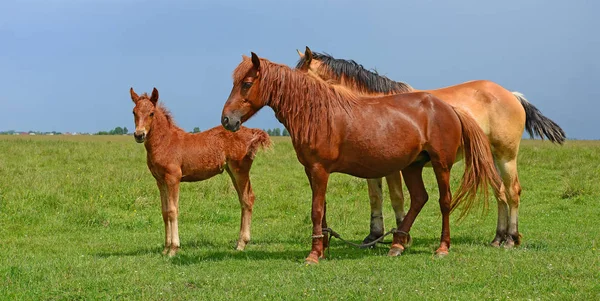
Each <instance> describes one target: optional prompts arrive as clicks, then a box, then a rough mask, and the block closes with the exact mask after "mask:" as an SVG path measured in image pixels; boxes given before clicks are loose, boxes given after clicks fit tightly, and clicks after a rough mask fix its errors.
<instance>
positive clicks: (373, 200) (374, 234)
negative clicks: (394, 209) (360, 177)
mask: <svg viewBox="0 0 600 301" xmlns="http://www.w3.org/2000/svg"><path fill="white" fill-rule="evenodd" d="M367 187H368V189H369V201H370V205H371V224H370V225H371V226H370V231H369V235H368V236H367V237H365V239H363V243H365V244H366V243H370V242H372V241H374V240H375V239H377V238H379V237H381V236H382V235H383V229H384V226H383V212H382V209H381V207H382V203H383V201H382V199H383V196H382V195H383V193H382V191H381V178H377V179H367Z"/></svg>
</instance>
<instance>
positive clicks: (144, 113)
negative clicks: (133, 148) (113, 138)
mask: <svg viewBox="0 0 600 301" xmlns="http://www.w3.org/2000/svg"><path fill="white" fill-rule="evenodd" d="M129 93H130V94H131V100H133V103H134V104H135V107H134V108H133V120H134V122H135V132H134V133H133V137H134V138H135V141H137V142H138V143H142V142H144V140H145V139H146V135H147V134H148V132H149V131H150V126H151V125H152V120H153V119H154V113H155V111H156V110H157V109H158V108H157V107H156V103H157V102H158V90H156V88H154V90H152V95H151V96H150V97H148V95H147V94H145V93H144V94H143V95H142V96H138V95H137V94H136V93H135V92H134V91H133V88H131V89H129Z"/></svg>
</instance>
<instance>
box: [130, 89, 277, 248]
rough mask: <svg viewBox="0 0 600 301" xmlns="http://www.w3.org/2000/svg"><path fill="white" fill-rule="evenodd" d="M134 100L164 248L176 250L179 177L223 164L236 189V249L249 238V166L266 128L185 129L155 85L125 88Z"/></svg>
mask: <svg viewBox="0 0 600 301" xmlns="http://www.w3.org/2000/svg"><path fill="white" fill-rule="evenodd" d="M129 92H130V93H131V100H133V103H135V108H133V116H134V121H135V133H134V137H135V141H137V142H138V143H142V142H143V143H144V146H145V147H146V152H147V156H146V158H147V163H148V168H149V169H150V172H152V175H153V176H154V178H155V179H156V184H157V185H158V190H159V191H160V200H161V204H162V216H163V221H164V223H165V248H164V250H163V252H162V253H163V254H167V253H168V254H169V256H173V255H175V254H176V253H177V251H178V250H179V247H180V244H179V230H178V222H177V216H178V214H179V183H180V182H196V181H202V180H206V179H208V178H211V177H213V176H215V175H217V174H220V173H222V172H223V170H226V171H227V173H228V174H229V176H230V177H231V181H232V182H233V186H234V187H235V190H236V191H237V193H238V197H239V201H240V205H241V207H242V220H241V225H240V236H239V239H238V241H237V249H238V250H243V249H244V247H245V246H246V244H247V243H248V241H250V222H251V219H252V206H253V204H254V193H253V192H252V186H251V185H250V175H249V172H250V167H251V166H252V162H253V160H254V155H255V154H256V151H257V150H258V149H259V148H265V147H269V146H270V144H271V140H270V138H269V136H268V135H267V133H265V132H264V131H261V130H258V129H249V128H242V129H240V131H238V132H236V133H232V132H230V131H226V130H225V129H223V127H221V126H218V127H215V128H212V129H210V130H207V131H204V132H201V133H197V134H190V133H187V132H185V131H184V130H182V129H181V128H179V127H178V126H176V125H175V123H174V121H173V118H172V117H171V115H170V113H169V112H168V111H167V109H166V108H165V107H164V106H162V104H161V105H157V102H158V90H156V88H154V90H152V95H151V96H150V97H148V95H147V94H146V93H144V94H142V96H138V95H137V94H136V93H135V92H134V91H133V88H131V89H130V90H129Z"/></svg>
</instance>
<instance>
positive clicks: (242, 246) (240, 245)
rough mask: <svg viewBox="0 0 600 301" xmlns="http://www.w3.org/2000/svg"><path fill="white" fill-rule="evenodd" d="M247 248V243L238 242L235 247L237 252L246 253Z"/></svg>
mask: <svg viewBox="0 0 600 301" xmlns="http://www.w3.org/2000/svg"><path fill="white" fill-rule="evenodd" d="M245 248H246V243H245V242H243V241H238V243H237V245H236V246H235V249H236V250H237V251H244V249H245Z"/></svg>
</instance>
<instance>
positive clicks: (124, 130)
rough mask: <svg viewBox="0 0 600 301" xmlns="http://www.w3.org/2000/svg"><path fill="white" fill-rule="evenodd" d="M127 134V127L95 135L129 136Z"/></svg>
mask: <svg viewBox="0 0 600 301" xmlns="http://www.w3.org/2000/svg"><path fill="white" fill-rule="evenodd" d="M127 133H129V130H128V129H127V127H120V126H118V127H116V128H114V129H112V130H110V131H100V132H98V133H95V134H94V135H127Z"/></svg>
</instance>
